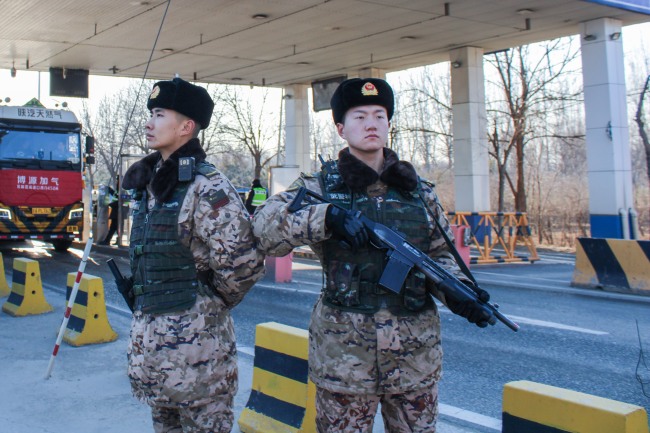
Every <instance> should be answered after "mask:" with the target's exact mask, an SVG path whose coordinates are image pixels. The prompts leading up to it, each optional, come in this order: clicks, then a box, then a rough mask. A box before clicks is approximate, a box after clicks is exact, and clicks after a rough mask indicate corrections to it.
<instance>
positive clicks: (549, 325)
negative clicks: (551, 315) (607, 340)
mask: <svg viewBox="0 0 650 433" xmlns="http://www.w3.org/2000/svg"><path fill="white" fill-rule="evenodd" d="M508 317H509V318H510V319H512V320H514V321H515V322H518V323H525V324H527V325H536V326H543V327H546V328H555V329H562V330H564V331H574V332H582V333H583V334H592V335H608V334H609V332H604V331H596V330H594V329H587V328H580V327H578V326H571V325H563V324H561V323H556V322H547V321H545V320H537V319H529V318H527V317H520V316H511V315H508Z"/></svg>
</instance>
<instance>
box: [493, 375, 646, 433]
mask: <svg viewBox="0 0 650 433" xmlns="http://www.w3.org/2000/svg"><path fill="white" fill-rule="evenodd" d="M502 421H503V423H502V429H501V433H522V432H526V433H648V415H647V413H646V411H645V410H644V409H643V408H642V407H640V406H635V405H633V404H628V403H621V402H619V401H616V400H610V399H607V398H603V397H597V396H594V395H589V394H584V393H581V392H577V391H571V390H568V389H563V388H557V387H554V386H550V385H544V384H541V383H535V382H529V381H527V380H520V381H516V382H510V383H507V384H506V385H505V387H504V389H503V419H502Z"/></svg>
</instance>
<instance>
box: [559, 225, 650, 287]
mask: <svg viewBox="0 0 650 433" xmlns="http://www.w3.org/2000/svg"><path fill="white" fill-rule="evenodd" d="M578 241H579V242H578V243H577V244H576V265H575V271H574V273H573V281H572V283H571V284H572V285H573V286H577V287H593V288H602V289H609V290H613V291H619V292H634V293H638V294H646V295H647V294H650V241H640V240H626V239H601V238H578Z"/></svg>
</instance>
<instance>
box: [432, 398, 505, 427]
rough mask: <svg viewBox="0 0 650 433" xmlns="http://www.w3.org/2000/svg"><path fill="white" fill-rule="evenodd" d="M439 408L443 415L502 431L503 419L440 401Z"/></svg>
mask: <svg viewBox="0 0 650 433" xmlns="http://www.w3.org/2000/svg"><path fill="white" fill-rule="evenodd" d="M438 409H439V410H440V413H441V414H442V415H445V416H448V417H451V418H458V419H461V420H463V421H466V422H469V423H472V424H477V425H480V426H481V427H485V428H489V429H492V430H496V431H499V432H500V431H501V420H500V419H497V418H492V417H489V416H485V415H481V414H480V413H476V412H471V411H469V410H465V409H461V408H459V407H455V406H450V405H448V404H444V403H439V404H438Z"/></svg>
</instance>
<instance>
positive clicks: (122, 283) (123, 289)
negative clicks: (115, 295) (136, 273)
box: [106, 259, 135, 312]
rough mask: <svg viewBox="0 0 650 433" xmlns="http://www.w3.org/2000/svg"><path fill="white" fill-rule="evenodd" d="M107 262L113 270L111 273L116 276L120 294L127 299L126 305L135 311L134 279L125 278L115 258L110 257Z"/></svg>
mask: <svg viewBox="0 0 650 433" xmlns="http://www.w3.org/2000/svg"><path fill="white" fill-rule="evenodd" d="M106 264H107V265H108V268H109V269H110V270H111V273H112V274H113V278H115V284H116V285H117V291H118V292H120V295H122V297H123V298H124V300H125V301H126V305H128V307H129V309H130V310H131V312H133V305H134V304H135V299H134V296H133V291H132V290H131V289H132V288H133V280H132V279H130V278H124V276H123V275H122V272H120V268H118V267H117V265H116V264H115V260H113V259H108V260H106Z"/></svg>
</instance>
